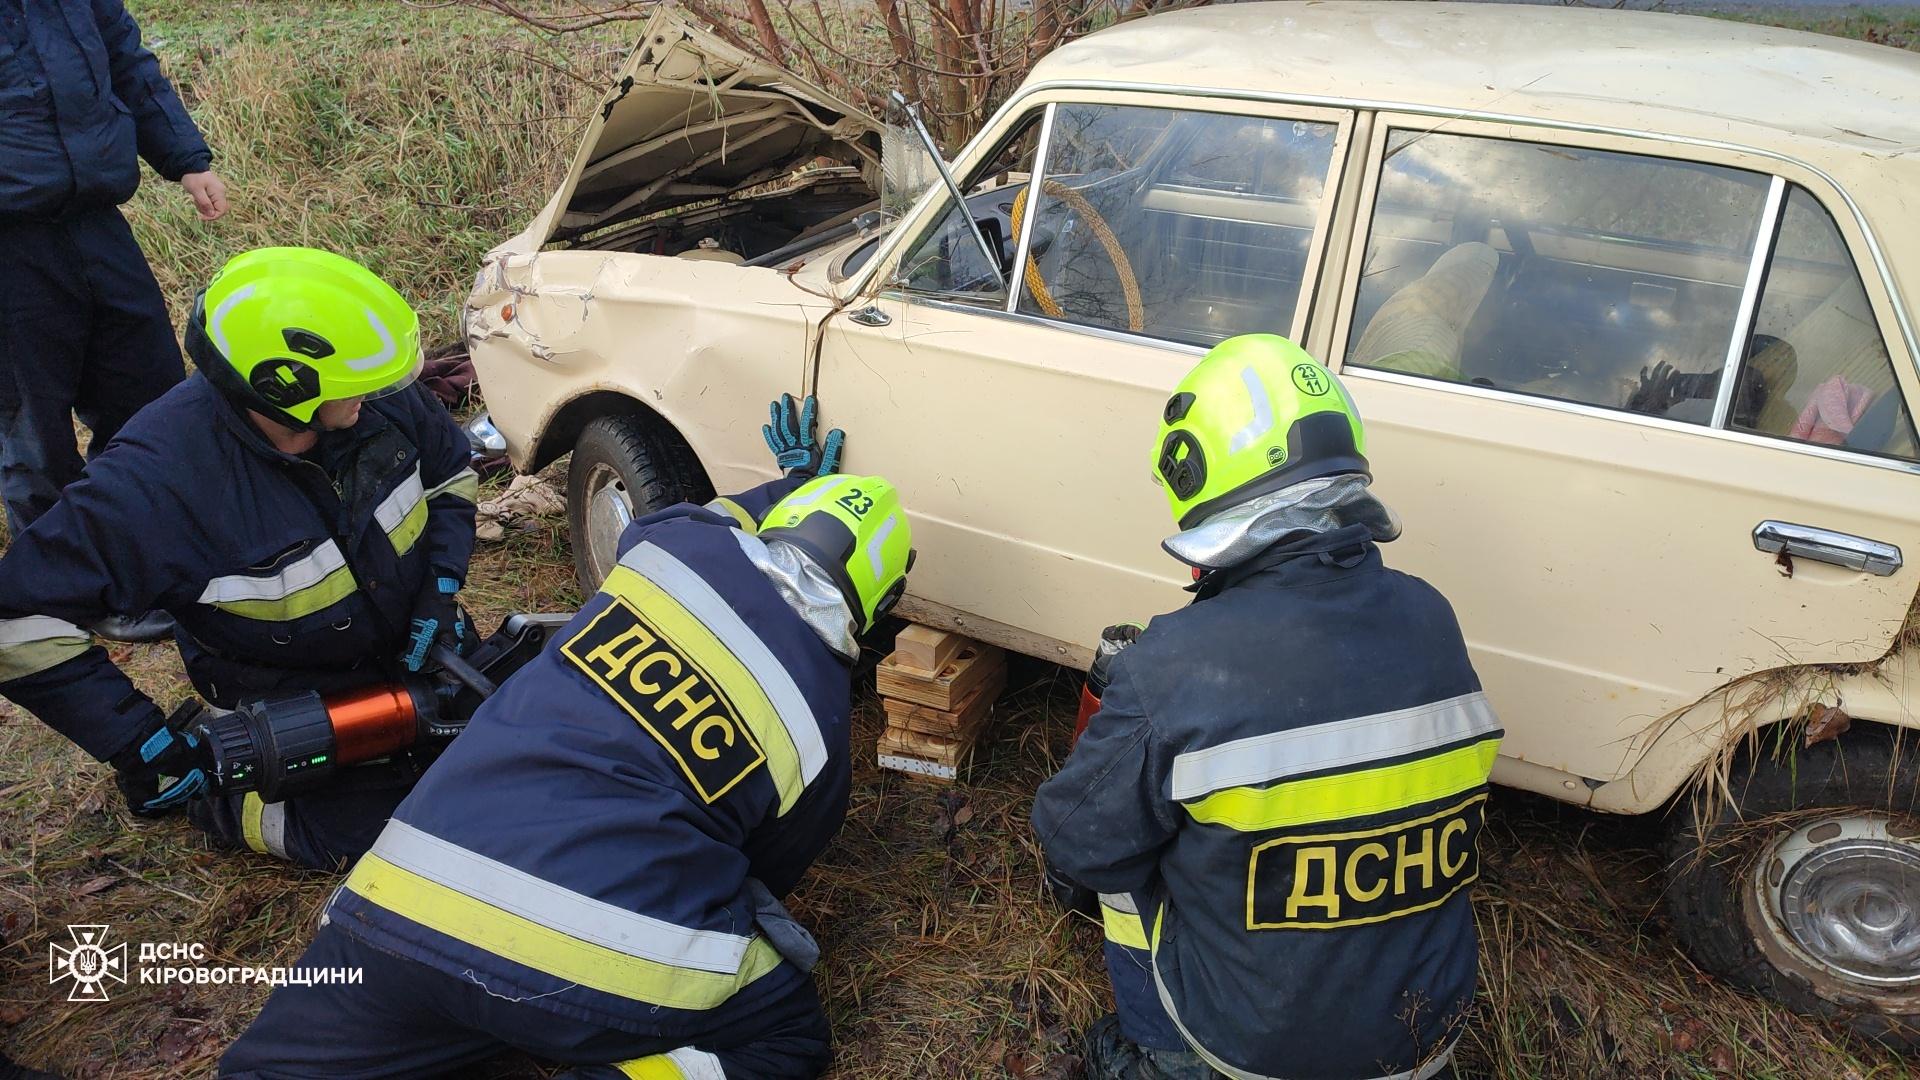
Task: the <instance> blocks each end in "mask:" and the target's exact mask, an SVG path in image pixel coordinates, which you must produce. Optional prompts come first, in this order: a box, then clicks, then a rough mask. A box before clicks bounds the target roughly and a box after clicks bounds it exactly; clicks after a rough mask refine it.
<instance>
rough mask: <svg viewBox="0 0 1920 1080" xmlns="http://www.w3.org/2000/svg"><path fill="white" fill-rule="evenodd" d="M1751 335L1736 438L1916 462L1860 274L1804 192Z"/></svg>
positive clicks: (1736, 405)
mask: <svg viewBox="0 0 1920 1080" xmlns="http://www.w3.org/2000/svg"><path fill="white" fill-rule="evenodd" d="M1753 331H1754V333H1753V340H1752V342H1751V343H1750V345H1749V346H1748V349H1747V360H1746V363H1745V364H1744V365H1742V367H1741V370H1740V381H1739V383H1738V384H1736V385H1737V388H1736V390H1735V392H1734V398H1733V412H1732V415H1731V417H1730V421H1729V423H1730V425H1731V426H1732V427H1733V428H1734V429H1735V430H1738V431H1751V432H1754V433H1756V434H1760V435H1775V436H1779V437H1780V438H1784V439H1793V440H1796V441H1799V442H1809V443H1818V444H1821V445H1825V446H1841V447H1845V448H1847V449H1849V450H1859V451H1862V452H1864V453H1869V454H1885V455H1888V456H1891V457H1898V458H1903V459H1905V460H1908V461H1913V460H1915V459H1916V453H1915V450H1916V446H1915V441H1914V431H1913V420H1912V418H1911V417H1910V416H1909V415H1908V413H1907V407H1906V404H1905V403H1904V402H1902V401H1901V399H1900V383H1899V380H1898V379H1896V378H1895V377H1894V373H1893V361H1892V359H1891V358H1890V357H1889V356H1888V355H1887V345H1886V341H1885V340H1884V339H1883V338H1882V337H1881V336H1880V329H1879V327H1878V326H1877V325H1876V324H1875V323H1874V319H1873V310H1872V308H1871V307H1870V306H1869V305H1868V303H1867V291H1866V289H1865V287H1864V286H1862V285H1861V283H1860V272H1859V271H1858V270H1857V269H1856V268H1855V267H1854V264H1853V260H1852V258H1850V257H1849V256H1848V254H1847V249H1846V244H1845V242H1844V241H1843V240H1842V239H1841V237H1840V230H1839V228H1838V227H1837V226H1836V225H1835V224H1834V222H1833V216H1832V215H1831V214H1829V213H1827V211H1826V208H1825V207H1823V206H1821V205H1820V202H1819V200H1817V199H1815V198H1814V197H1813V196H1812V195H1811V194H1809V193H1808V192H1807V191H1805V190H1804V189H1802V188H1799V187H1794V188H1792V189H1790V191H1789V193H1788V195H1787V202H1786V209H1785V211H1784V212H1783V213H1782V215H1781V219H1780V239H1779V240H1778V241H1777V242H1776V243H1775V245H1774V250H1773V255H1772V259H1771V261H1770V262H1769V264H1768V266H1767V278H1766V285H1765V287H1764V288H1763V289H1762V291H1761V293H1760V307H1759V309H1758V311H1757V312H1756V313H1755V315H1754V323H1753Z"/></svg>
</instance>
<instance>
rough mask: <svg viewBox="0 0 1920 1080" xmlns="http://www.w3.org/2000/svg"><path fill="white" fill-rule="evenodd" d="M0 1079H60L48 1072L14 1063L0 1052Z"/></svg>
mask: <svg viewBox="0 0 1920 1080" xmlns="http://www.w3.org/2000/svg"><path fill="white" fill-rule="evenodd" d="M0 1080H60V1077H58V1076H55V1075H54V1074H53V1073H50V1072H40V1071H39V1070H37V1069H29V1068H27V1067H26V1066H25V1065H15V1064H14V1063H13V1059H12V1058H10V1057H8V1056H7V1055H5V1054H0Z"/></svg>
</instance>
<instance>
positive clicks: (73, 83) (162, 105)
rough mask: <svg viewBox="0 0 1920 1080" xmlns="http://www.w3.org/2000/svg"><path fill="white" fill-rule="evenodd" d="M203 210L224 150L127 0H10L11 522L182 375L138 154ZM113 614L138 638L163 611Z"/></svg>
mask: <svg viewBox="0 0 1920 1080" xmlns="http://www.w3.org/2000/svg"><path fill="white" fill-rule="evenodd" d="M141 157H144V158H145V159H146V160H147V163H148V164H149V165H151V166H153V170H154V171H155V172H157V173H159V174H160V175H161V176H163V177H165V178H167V179H168V180H173V181H178V182H179V184H180V186H181V187H182V188H184V189H185V190H186V192H187V194H188V195H189V196H191V197H192V199H193V203H194V207H195V209H196V210H198V211H199V214H200V217H201V219H202V220H205V221H212V220H214V219H215V218H217V217H219V216H220V215H222V214H224V213H226V211H227V195H226V187H225V185H224V184H223V183H222V182H221V180H220V178H219V177H218V176H216V175H215V174H214V173H213V172H212V171H211V170H210V168H209V165H210V164H211V162H212V160H213V154H212V152H211V151H209V150H208V149H207V144H206V141H205V140H203V139H202V138H201V137H200V132H199V130H198V129H196V128H195V127H194V124H193V119H192V118H191V117H189V116H188V115H187V110H186V108H185V106H183V105H181V103H180V98H179V97H178V96H177V95H175V94H174V92H173V87H172V86H171V85H170V84H169V83H168V82H167V78H166V76H165V75H163V74H161V71H160V63H159V61H158V60H156V59H154V56H153V54H152V53H151V52H148V51H147V50H146V49H145V48H143V47H142V46H141V44H140V28H139V26H137V25H136V24H135V23H134V21H133V17H132V16H131V15H128V14H127V11H126V8H125V7H124V6H123V5H122V4H121V2H120V0H0V295H4V296H6V298H7V305H8V310H7V318H6V319H5V320H0V497H4V501H5V503H6V508H7V519H8V524H9V527H10V528H11V530H12V533H13V535H15V536H18V535H20V533H22V532H24V531H25V530H26V528H27V526H29V525H31V524H32V523H33V522H34V520H35V519H36V518H38V517H40V515H42V514H44V513H46V512H47V510H48V509H49V508H50V507H52V506H53V503H54V500H56V499H58V498H59V497H60V491H61V489H63V488H65V487H66V486H67V485H68V484H71V483H73V482H74V481H75V480H77V479H79V478H80V472H81V469H82V468H83V467H84V466H83V463H82V461H81V457H80V453H79V450H78V449H77V448H76V446H75V441H74V434H73V419H74V417H75V416H78V417H79V418H80V420H81V422H83V423H85V424H86V425H87V427H88V428H89V429H91V430H92V432H93V441H92V443H91V444H90V447H89V451H88V453H89V456H91V455H94V454H98V453H99V452H100V450H102V449H103V448H104V447H105V446H106V445H107V443H108V442H109V441H111V440H112V439H113V436H114V434H115V433H116V432H118V431H119V430H120V426H121V425H122V424H124V423H125V422H126V421H127V419H128V418H130V417H131V416H133V414H134V413H136V412H139V411H140V409H141V408H142V407H144V406H145V405H146V404H147V403H148V402H150V401H153V400H154V399H155V398H158V397H159V396H160V395H161V394H164V393H166V391H167V389H168V388H169V387H171V386H173V385H174V384H175V383H177V382H179V381H180V379H181V376H182V373H183V372H182V367H181V363H180V347H179V345H178V344H177V343H176V342H175V340H174V336H173V324H172V322H171V321H170V320H169V319H168V318H167V309H166V303H165V301H164V300H163V299H162V297H161V295H160V286H159V285H158V284H157V283H156V282H155V281H154V278H153V271H152V270H151V269H149V268H148V266H147V260H146V256H145V255H144V254H143V253H142V252H141V250H140V245H139V244H137V243H135V242H134V239H133V232H132V230H131V229H129V228H128V227H127V222H126V219H125V218H124V217H122V216H121V214H120V210H119V205H120V204H121V203H124V202H126V201H127V200H128V199H131V198H132V197H133V192H134V189H135V188H136V187H137V186H138V185H139V183H140V164H139V160H138V158H141ZM127 614H128V615H131V616H135V617H136V618H122V619H118V620H115V621H114V622H112V623H105V624H103V625H102V626H101V629H102V630H103V631H107V632H111V633H113V635H114V636H116V637H122V638H125V639H127V640H150V639H152V638H154V637H158V636H161V635H163V634H164V632H165V623H164V621H162V620H147V621H146V623H145V625H142V626H136V625H135V624H136V622H138V621H139V620H137V616H139V615H140V614H141V613H139V612H131V613H127Z"/></svg>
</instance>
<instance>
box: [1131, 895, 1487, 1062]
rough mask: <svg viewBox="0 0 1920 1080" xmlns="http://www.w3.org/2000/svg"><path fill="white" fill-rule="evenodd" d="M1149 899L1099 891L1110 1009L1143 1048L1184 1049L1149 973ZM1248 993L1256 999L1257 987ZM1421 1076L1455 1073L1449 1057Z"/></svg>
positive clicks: (1151, 972)
mask: <svg viewBox="0 0 1920 1080" xmlns="http://www.w3.org/2000/svg"><path fill="white" fill-rule="evenodd" d="M1142 905H1145V906H1144V907H1143V906H1142ZM1151 905H1152V901H1151V900H1150V899H1149V898H1148V897H1146V896H1145V895H1139V896H1132V895H1126V894H1102V895H1101V897H1100V916H1101V924H1102V929H1103V931H1104V932H1105V936H1106V941H1105V942H1104V943H1103V944H1104V946H1105V952H1106V961H1107V978H1108V979H1109V980H1110V981H1111V982H1112V984H1113V1011H1114V1013H1115V1014H1116V1016H1117V1017H1118V1019H1119V1021H1120V1034H1121V1035H1122V1036H1124V1037H1125V1038H1126V1039H1127V1040H1128V1041H1129V1042H1132V1043H1133V1044H1134V1045H1135V1046H1139V1047H1142V1048H1145V1049H1147V1050H1163V1051H1165V1050H1175V1051H1178V1050H1187V1049H1189V1046H1188V1043H1187V1041H1186V1038H1185V1037H1184V1036H1183V1035H1181V1033H1180V1026H1179V1025H1178V1024H1177V1023H1175V1021H1174V1018H1173V1016H1172V1015H1171V1014H1169V1013H1168V1012H1167V1007H1166V1004H1165V1003H1164V1002H1163V1001H1162V1000H1161V997H1160V988H1159V985H1158V984H1157V983H1156V981H1155V979H1154V976H1153V953H1152V951H1151V950H1150V949H1149V945H1148V940H1147V931H1146V928H1145V925H1144V924H1143V923H1142V921H1141V915H1140V912H1141V911H1143V910H1145V911H1152V910H1153V909H1152V906H1151ZM1249 989H1250V990H1251V989H1253V988H1249ZM1249 997H1250V999H1251V1000H1258V994H1257V993H1253V994H1250V995H1249ZM1282 1075H1284V1073H1282ZM1425 1080H1457V1078H1456V1076H1455V1073H1454V1069H1453V1065H1452V1064H1451V1063H1450V1062H1449V1063H1448V1064H1446V1065H1444V1066H1441V1067H1440V1069H1439V1071H1438V1072H1434V1073H1430V1074H1427V1076H1426V1077H1425Z"/></svg>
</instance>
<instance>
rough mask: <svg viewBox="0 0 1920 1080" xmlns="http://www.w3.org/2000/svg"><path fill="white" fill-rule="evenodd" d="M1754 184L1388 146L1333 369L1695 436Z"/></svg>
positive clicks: (1486, 144) (1607, 161) (1718, 174)
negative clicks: (1341, 361) (1657, 422)
mask: <svg viewBox="0 0 1920 1080" xmlns="http://www.w3.org/2000/svg"><path fill="white" fill-rule="evenodd" d="M1769 183H1770V178H1769V177H1766V176H1763V175H1761V174H1758V173H1753V172H1747V171H1743V170H1738V169H1730V168H1725V167H1722V166H1716V165H1707V164H1702V163H1698V162H1687V161H1676V160H1671V159H1667V158H1656V157H1649V156H1643V155H1635V154H1623V153H1616V152H1611V151H1603V150H1590V149H1582V148H1577V147H1566V146H1554V145H1548V144H1544V143H1530V142H1516V141H1512V140H1506V139H1492V138H1483V137H1478V136H1470V135H1451V134H1438V133H1431V132H1411V131H1394V132H1390V133H1389V135H1388V141H1387V148H1386V159H1385V163H1384V166H1383V168H1382V171H1381V175H1380V182H1379V189H1378V193H1377V195H1376V198H1375V203H1374V216H1373V224H1372V227H1371V231H1370V232H1369V234H1368V239H1367V250H1366V258H1365V262H1364V265H1363V266H1362V269H1361V274H1360V289H1359V295H1358V299H1357V302H1356V304H1355V309H1354V317H1353V323H1352V328H1351V331H1350V334H1349V338H1348V342H1347V349H1348V351H1347V363H1349V364H1352V365H1355V366H1358V367H1367V368H1378V369H1382V370H1386V371H1396V372H1401V373H1404V374H1409V375H1418V376H1423V377H1426V378H1433V379H1443V380H1446V381H1449V382H1457V383H1467V384H1471V385H1475V386H1483V387H1489V388H1492V389H1497V390H1504V391H1509V392H1513V393H1519V394H1530V395H1536V396H1541V397H1549V398H1555V399H1558V400H1562V401H1574V402H1580V403H1582V404H1586V405H1595V406H1600V407H1602V408H1610V409H1624V410H1628V411H1631V412H1636V413H1641V414H1644V415H1649V416H1661V417H1665V418H1667V419H1671V420H1680V421H1686V422H1690V423H1699V424H1706V423H1710V422H1711V421H1712V419H1713V412H1714V405H1715V399H1716V397H1717V395H1718V391H1719V386H1720V380H1721V377H1722V374H1723V372H1724V370H1725V368H1726V362H1727V354H1728V352H1729V348H1730V346H1731V344H1732V341H1733V337H1734V334H1735V333H1736V326H1737V323H1738V321H1739V313H1740V300H1741V295H1742V293H1743V292H1744V289H1745V285H1746V278H1747V273H1748V269H1749V267H1750V264H1751V263H1752V259H1753V251H1754V246H1755V244H1756V243H1758V242H1759V239H1760V238H1759V231H1760V224H1761V219H1762V216H1763V210H1764V206H1765V203H1766V193H1767V187H1768V184H1769Z"/></svg>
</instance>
